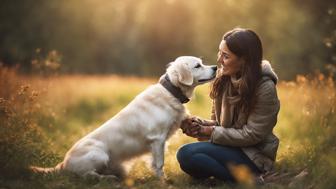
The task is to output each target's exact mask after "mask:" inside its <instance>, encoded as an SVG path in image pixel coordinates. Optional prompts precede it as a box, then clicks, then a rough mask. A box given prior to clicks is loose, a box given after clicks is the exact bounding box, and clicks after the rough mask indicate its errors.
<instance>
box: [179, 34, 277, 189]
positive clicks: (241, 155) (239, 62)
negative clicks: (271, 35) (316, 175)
mask: <svg viewBox="0 0 336 189" xmlns="http://www.w3.org/2000/svg"><path fill="white" fill-rule="evenodd" d="M262 56H263V52H262V44H261V41H260V39H259V37H258V35H257V34H256V33H255V32H253V31H251V30H248V29H241V28H236V29H233V30H231V31H229V32H227V33H226V34H225V35H224V36H223V39H222V40H221V42H220V45H219V52H218V59H217V61H218V64H219V70H218V73H217V76H216V79H215V81H214V82H213V84H212V89H211V92H210V97H211V99H212V100H213V107H212V116H211V120H204V119H201V118H197V117H192V118H190V119H187V120H185V121H184V122H183V124H182V125H181V128H182V130H183V132H184V133H185V134H187V135H188V136H191V137H195V138H197V139H198V140H199V141H203V142H196V143H191V144H186V145H184V146H182V147H181V148H180V149H179V150H178V152H177V160H178V162H179V163H180V167H181V169H182V170H183V171H184V172H186V173H187V174H189V175H191V176H192V177H194V178H208V177H211V176H213V177H215V178H217V179H221V180H224V181H227V182H232V183H234V182H236V181H237V179H236V177H235V175H234V174H233V173H232V170H233V169H234V167H236V166H237V165H239V166H240V167H241V165H243V166H245V167H247V168H248V169H249V171H250V172H251V173H254V175H256V176H258V175H260V174H262V173H265V172H267V171H270V170H271V169H272V167H273V163H274V161H275V157H276V152H277V149H278V145H279V140H278V138H277V137H276V136H275V135H274V134H273V133H272V130H273V127H274V126H275V125H276V122H277V115H278V112H279V109H280V103H279V100H278V96H277V91H276V83H277V80H278V78H277V75H276V74H275V73H274V72H273V70H272V68H271V65H270V64H269V62H267V61H262V58H263V57H262Z"/></svg>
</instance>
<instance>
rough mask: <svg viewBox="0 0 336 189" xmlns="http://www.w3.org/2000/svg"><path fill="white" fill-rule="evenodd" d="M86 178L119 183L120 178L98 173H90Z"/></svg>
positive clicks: (86, 174)
mask: <svg viewBox="0 0 336 189" xmlns="http://www.w3.org/2000/svg"><path fill="white" fill-rule="evenodd" d="M83 176H84V178H96V179H99V180H108V181H119V178H118V177H117V176H115V175H102V174H99V173H97V172H96V171H89V172H87V173H85V174H84V175H83Z"/></svg>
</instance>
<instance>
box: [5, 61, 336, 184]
mask: <svg viewBox="0 0 336 189" xmlns="http://www.w3.org/2000/svg"><path fill="white" fill-rule="evenodd" d="M0 70H1V72H0V78H1V82H0V87H1V89H2V90H1V92H0V105H1V106H0V108H1V109H0V113H1V114H0V119H1V128H0V129H1V133H0V135H1V140H0V154H1V155H0V160H1V161H0V166H1V167H0V168H1V177H0V188H153V189H154V188H200V189H203V188H210V187H211V188H228V186H226V185H225V183H223V182H220V181H214V180H207V181H196V180H193V179H191V178H190V177H189V176H187V175H186V174H185V173H183V172H182V171H181V170H180V168H179V166H178V163H177V161H176V158H175V154H176V151H177V149H178V148H179V147H180V146H181V145H183V144H185V143H189V142H193V141H195V140H194V139H192V138H189V137H187V136H185V135H183V134H182V133H181V131H178V132H177V133H176V134H175V135H174V136H172V138H171V139H170V140H169V141H168V145H167V151H166V153H165V167H164V171H165V173H166V177H167V178H166V183H161V182H160V181H159V180H158V179H156V178H155V177H154V175H153V173H152V172H151V170H150V169H148V168H147V166H146V162H147V161H148V158H146V157H144V158H139V159H138V160H136V161H135V163H134V165H133V167H132V168H131V169H130V172H129V175H128V177H127V179H126V180H125V181H123V182H110V181H98V180H90V179H83V178H79V177H76V176H74V175H71V174H65V175H58V174H51V175H46V176H42V175H35V174H32V173H30V172H29V171H27V169H26V167H27V166H29V165H41V166H55V165H56V164H57V163H58V162H59V161H61V160H62V158H63V157H64V154H65V153H66V151H67V150H68V149H69V148H70V147H71V146H72V145H73V143H74V142H76V141H77V140H78V139H80V138H81V137H82V136H84V135H86V134H87V133H89V132H90V131H92V130H93V129H95V128H97V127H98V126H99V125H101V124H102V123H104V122H105V121H106V120H108V119H109V118H111V117H112V116H113V115H115V114H116V113H117V112H118V111H120V110H121V109H122V108H123V107H124V106H125V105H126V104H128V103H129V102H130V101H131V100H132V99H133V98H134V97H135V96H136V95H137V94H138V93H139V92H141V91H142V90H144V89H145V88H146V87H147V86H149V85H150V84H153V83H155V82H156V79H141V78H131V77H117V76H61V77H49V78H39V77H22V76H18V75H16V73H15V71H11V70H6V69H4V68H1V69H0ZM3 79H6V82H3V81H4V80H3ZM26 85H28V86H29V87H28V88H26V89H25V90H24V92H23V93H22V88H21V86H26ZM3 89H8V90H9V91H8V90H6V91H5V90H3ZM20 92H21V94H20ZM335 92H336V90H335V86H334V82H333V81H332V80H331V79H329V78H324V77H323V76H318V77H316V78H314V79H311V80H308V79H307V78H305V77H298V79H297V80H296V81H293V82H287V83H280V84H279V85H278V93H279V98H280V100H281V110H280V113H279V120H278V124H277V126H276V128H275V131H274V132H275V134H276V135H278V136H279V138H280V141H281V143H280V147H279V152H278V156H277V162H276V167H277V170H278V171H279V172H280V173H281V174H288V175H289V176H287V177H284V178H282V179H279V180H277V181H276V182H274V183H272V184H269V185H266V186H263V188H288V185H289V183H290V182H292V180H293V177H294V176H295V175H297V174H299V173H300V172H301V171H302V170H307V172H308V175H307V176H306V177H304V178H302V179H298V181H296V182H295V183H292V184H291V185H290V186H291V187H292V188H334V187H335V186H336V181H335V178H336V140H335V137H336V129H335V126H336V115H335V107H336V102H335V100H336V98H335ZM208 93H209V85H204V86H201V87H198V88H197V89H196V91H195V95H194V97H193V99H192V101H191V102H190V103H188V104H187V107H188V109H189V110H190V112H191V113H192V114H194V115H197V116H201V117H204V118H209V116H210V109H211V101H210V99H209V97H208ZM6 111H11V112H14V113H12V114H10V115H9V114H8V113H6ZM18 131H19V133H18ZM2 168H5V169H2ZM23 173H24V174H23ZM6 175H7V176H6ZM8 175H9V176H8ZM5 176H6V177H5ZM251 187H252V186H244V185H241V186H239V187H238V188H251Z"/></svg>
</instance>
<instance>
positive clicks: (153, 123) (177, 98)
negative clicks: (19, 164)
mask: <svg viewBox="0 0 336 189" xmlns="http://www.w3.org/2000/svg"><path fill="white" fill-rule="evenodd" d="M216 70H217V67H216V66H205V65H203V64H202V60H201V59H199V58H196V57H192V56H182V57H178V58H177V59H176V60H175V61H174V62H172V63H170V64H169V66H168V68H167V72H166V74H165V75H163V76H162V77H161V78H160V81H159V83H157V84H154V85H152V86H150V87H148V88H147V89H146V90H145V91H143V92H142V93H140V94H139V95H138V96H136V97H135V99H134V100H133V101H131V103H129V104H128V105H127V106H126V107H125V108H124V109H122V110H121V111H120V112H119V113H118V114H116V115H115V116H114V117H113V118H111V119H110V120H108V121H107V122H106V123H104V124H103V125H102V126H100V127H99V128H97V129H96V130H94V131H92V132H91V133H89V134H88V135H86V136H85V137H83V138H82V139H80V140H79V141H78V142H76V143H75V144H74V146H73V147H72V148H71V149H70V150H69V151H68V152H67V153H66V155H65V158H64V160H63V162H61V163H59V164H58V165H57V166H56V167H55V168H39V167H32V169H33V170H34V171H36V172H52V171H59V170H66V171H70V172H73V173H76V174H78V175H81V176H95V177H100V178H101V177H109V176H110V177H123V176H124V169H123V167H122V163H123V162H124V161H126V160H129V159H131V158H134V157H136V156H139V155H142V154H144V153H146V152H151V153H152V156H153V162H152V167H153V169H154V171H155V173H156V175H157V176H158V177H162V176H163V171H162V168H163V164H164V149H165V142H166V140H167V139H168V138H169V137H170V136H171V135H172V134H173V133H174V132H175V131H176V130H177V129H178V128H179V126H180V124H181V122H182V120H184V119H185V118H186V117H187V116H188V114H187V112H186V109H185V107H184V105H183V103H186V102H188V101H189V98H190V97H191V96H192V93H193V90H194V88H195V87H196V86H197V85H200V84H203V83H206V82H209V81H210V80H212V79H213V78H214V77H215V75H216Z"/></svg>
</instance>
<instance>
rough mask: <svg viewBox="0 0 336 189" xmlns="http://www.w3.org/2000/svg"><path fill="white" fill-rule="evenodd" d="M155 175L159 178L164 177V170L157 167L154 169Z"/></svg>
mask: <svg viewBox="0 0 336 189" xmlns="http://www.w3.org/2000/svg"><path fill="white" fill-rule="evenodd" d="M155 175H156V176H157V177H158V178H160V179H163V178H164V172H163V170H162V169H157V170H155Z"/></svg>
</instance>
